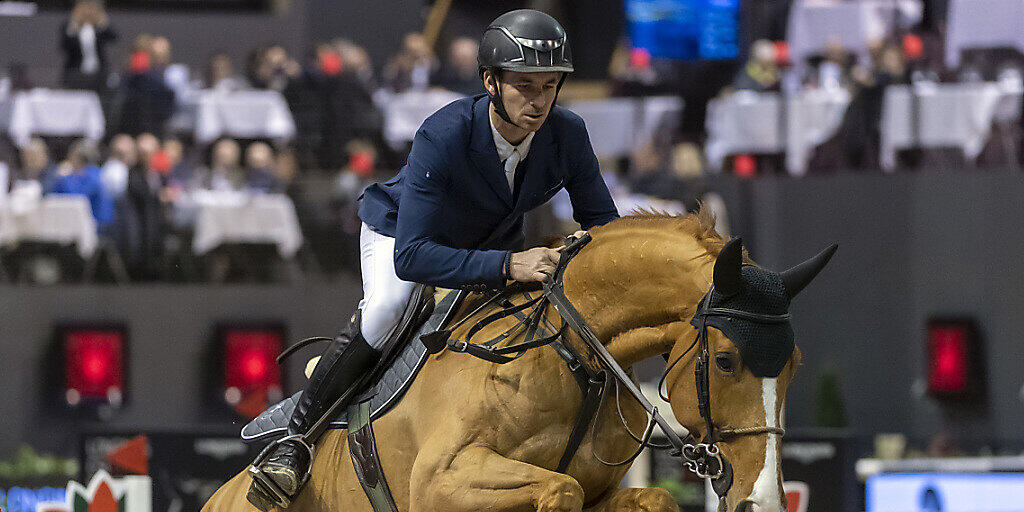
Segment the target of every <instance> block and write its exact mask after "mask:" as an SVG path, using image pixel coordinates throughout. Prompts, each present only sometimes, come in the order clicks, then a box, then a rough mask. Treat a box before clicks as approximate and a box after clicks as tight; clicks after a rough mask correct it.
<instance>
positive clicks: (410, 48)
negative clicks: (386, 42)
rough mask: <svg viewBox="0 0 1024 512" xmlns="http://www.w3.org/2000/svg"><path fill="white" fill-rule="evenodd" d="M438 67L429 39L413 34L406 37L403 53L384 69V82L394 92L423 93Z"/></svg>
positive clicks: (396, 56)
mask: <svg viewBox="0 0 1024 512" xmlns="http://www.w3.org/2000/svg"><path fill="white" fill-rule="evenodd" d="M437 67H438V64H437V57H435V56H434V52H433V50H431V48H430V45H429V44H427V39H426V38H425V37H423V34H420V33H416V32H412V33H409V34H406V35H405V40H404V42H403V46H402V51H400V52H399V53H398V55H395V56H394V57H392V59H391V62H389V63H388V65H387V66H386V67H385V68H384V80H385V82H386V83H387V86H388V88H389V89H391V91H393V92H404V91H407V90H418V91H422V90H425V89H427V87H428V86H429V85H430V76H431V75H432V74H433V73H434V72H435V71H437Z"/></svg>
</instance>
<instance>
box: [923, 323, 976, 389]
mask: <svg viewBox="0 0 1024 512" xmlns="http://www.w3.org/2000/svg"><path fill="white" fill-rule="evenodd" d="M974 343H975V340H974V332H973V329H972V328H971V326H970V324H969V323H966V322H932V323H930V324H929V326H928V391H929V392H930V393H932V394H933V395H937V396H965V395H967V394H969V393H971V392H972V390H973V388H974V387H975V386H974V384H975V383H972V382H971V379H972V378H975V374H976V373H977V372H974V371H973V370H972V361H973V351H974V350H975V349H976V347H974V346H973V344H974Z"/></svg>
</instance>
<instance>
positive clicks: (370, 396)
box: [242, 291, 456, 442]
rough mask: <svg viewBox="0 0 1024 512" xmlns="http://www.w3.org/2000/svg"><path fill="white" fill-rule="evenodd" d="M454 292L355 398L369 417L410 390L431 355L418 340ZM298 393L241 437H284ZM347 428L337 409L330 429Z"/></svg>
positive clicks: (435, 322)
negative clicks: (367, 404)
mask: <svg viewBox="0 0 1024 512" xmlns="http://www.w3.org/2000/svg"><path fill="white" fill-rule="evenodd" d="M455 295H456V292H454V291H452V292H449V293H448V295H446V296H445V297H444V299H442V300H441V302H440V303H439V304H438V305H437V306H436V307H434V311H433V313H432V314H431V315H430V318H428V319H427V321H426V322H424V323H423V325H422V326H419V328H416V326H412V329H411V330H412V333H413V335H412V336H405V337H404V338H405V339H406V340H408V341H406V343H405V345H404V346H403V347H401V348H400V349H399V351H398V353H397V355H396V356H395V357H394V359H392V361H391V363H390V364H389V365H388V366H387V368H386V369H385V370H384V371H383V373H380V377H379V378H378V379H376V382H374V384H372V385H370V386H369V387H368V388H367V389H366V390H365V391H363V392H362V393H360V394H359V396H358V397H357V398H356V400H357V401H358V402H362V401H367V400H368V401H369V402H370V411H371V416H370V417H371V419H377V418H379V417H381V416H383V415H384V414H385V413H386V412H388V411H389V410H391V408H392V407H394V406H395V405H396V404H398V402H399V401H400V400H401V399H402V396H403V395H404V394H405V391H406V390H407V389H409V385H410V384H412V381H413V379H415V378H416V374H417V373H419V370H420V368H422V367H423V363H425V362H426V361H427V357H428V356H429V355H430V354H428V353H427V348H426V347H425V346H423V342H421V341H420V335H421V334H424V333H428V332H433V331H435V330H437V328H438V327H439V325H440V323H441V321H442V320H443V319H444V316H445V313H447V311H448V309H450V308H451V307H452V303H453V302H454V300H455ZM301 393H302V392H301V391H300V392H298V393H295V394H294V395H292V396H290V397H288V398H285V399H284V400H282V401H280V402H278V403H277V404H275V405H273V406H271V407H270V408H269V409H267V410H266V411H263V413H262V414H260V415H259V416H258V417H257V418H256V419H254V420H252V421H251V422H249V424H248V425H246V426H245V427H244V428H242V440H244V441H246V442H259V441H267V440H270V439H274V438H277V437H281V436H283V435H284V434H285V433H286V432H287V430H288V419H289V418H291V415H292V410H294V409H295V404H296V403H297V402H298V400H299V395H300V394H301ZM347 427H348V417H347V412H346V411H344V410H342V411H339V412H338V413H337V414H336V415H335V417H334V420H333V421H332V422H331V426H330V428H332V429H335V428H347Z"/></svg>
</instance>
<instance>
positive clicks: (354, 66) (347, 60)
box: [333, 39, 377, 94]
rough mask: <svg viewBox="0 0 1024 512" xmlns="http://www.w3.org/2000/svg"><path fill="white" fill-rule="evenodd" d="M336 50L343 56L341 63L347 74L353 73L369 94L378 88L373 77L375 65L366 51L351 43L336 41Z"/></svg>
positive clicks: (342, 40)
mask: <svg viewBox="0 0 1024 512" xmlns="http://www.w3.org/2000/svg"><path fill="white" fill-rule="evenodd" d="M333 44H334V48H335V49H336V50H337V51H338V54H339V55H341V62H342V65H344V70H345V72H346V73H352V74H353V75H354V76H355V77H356V78H357V80H358V81H359V82H360V83H361V84H363V87H365V88H366V90H367V91H368V92H369V93H371V94H372V93H373V92H374V90H376V88H377V82H376V80H377V79H376V77H375V76H374V75H373V63H372V62H371V61H370V54H368V53H366V49H364V48H363V47H362V46H359V45H357V44H355V43H353V42H351V41H346V40H344V39H336V40H335V41H334V43H333Z"/></svg>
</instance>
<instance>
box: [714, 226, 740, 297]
mask: <svg viewBox="0 0 1024 512" xmlns="http://www.w3.org/2000/svg"><path fill="white" fill-rule="evenodd" d="M742 264H743V239H742V238H733V239H732V240H729V242H728V243H726V244H725V247H722V252H720V253H718V258H717V259H716V260H715V276H714V280H715V290H717V291H718V293H721V294H722V295H724V296H726V297H731V296H733V295H736V294H737V293H739V292H741V291H743V281H742V279H740V267H741V266H742Z"/></svg>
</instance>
